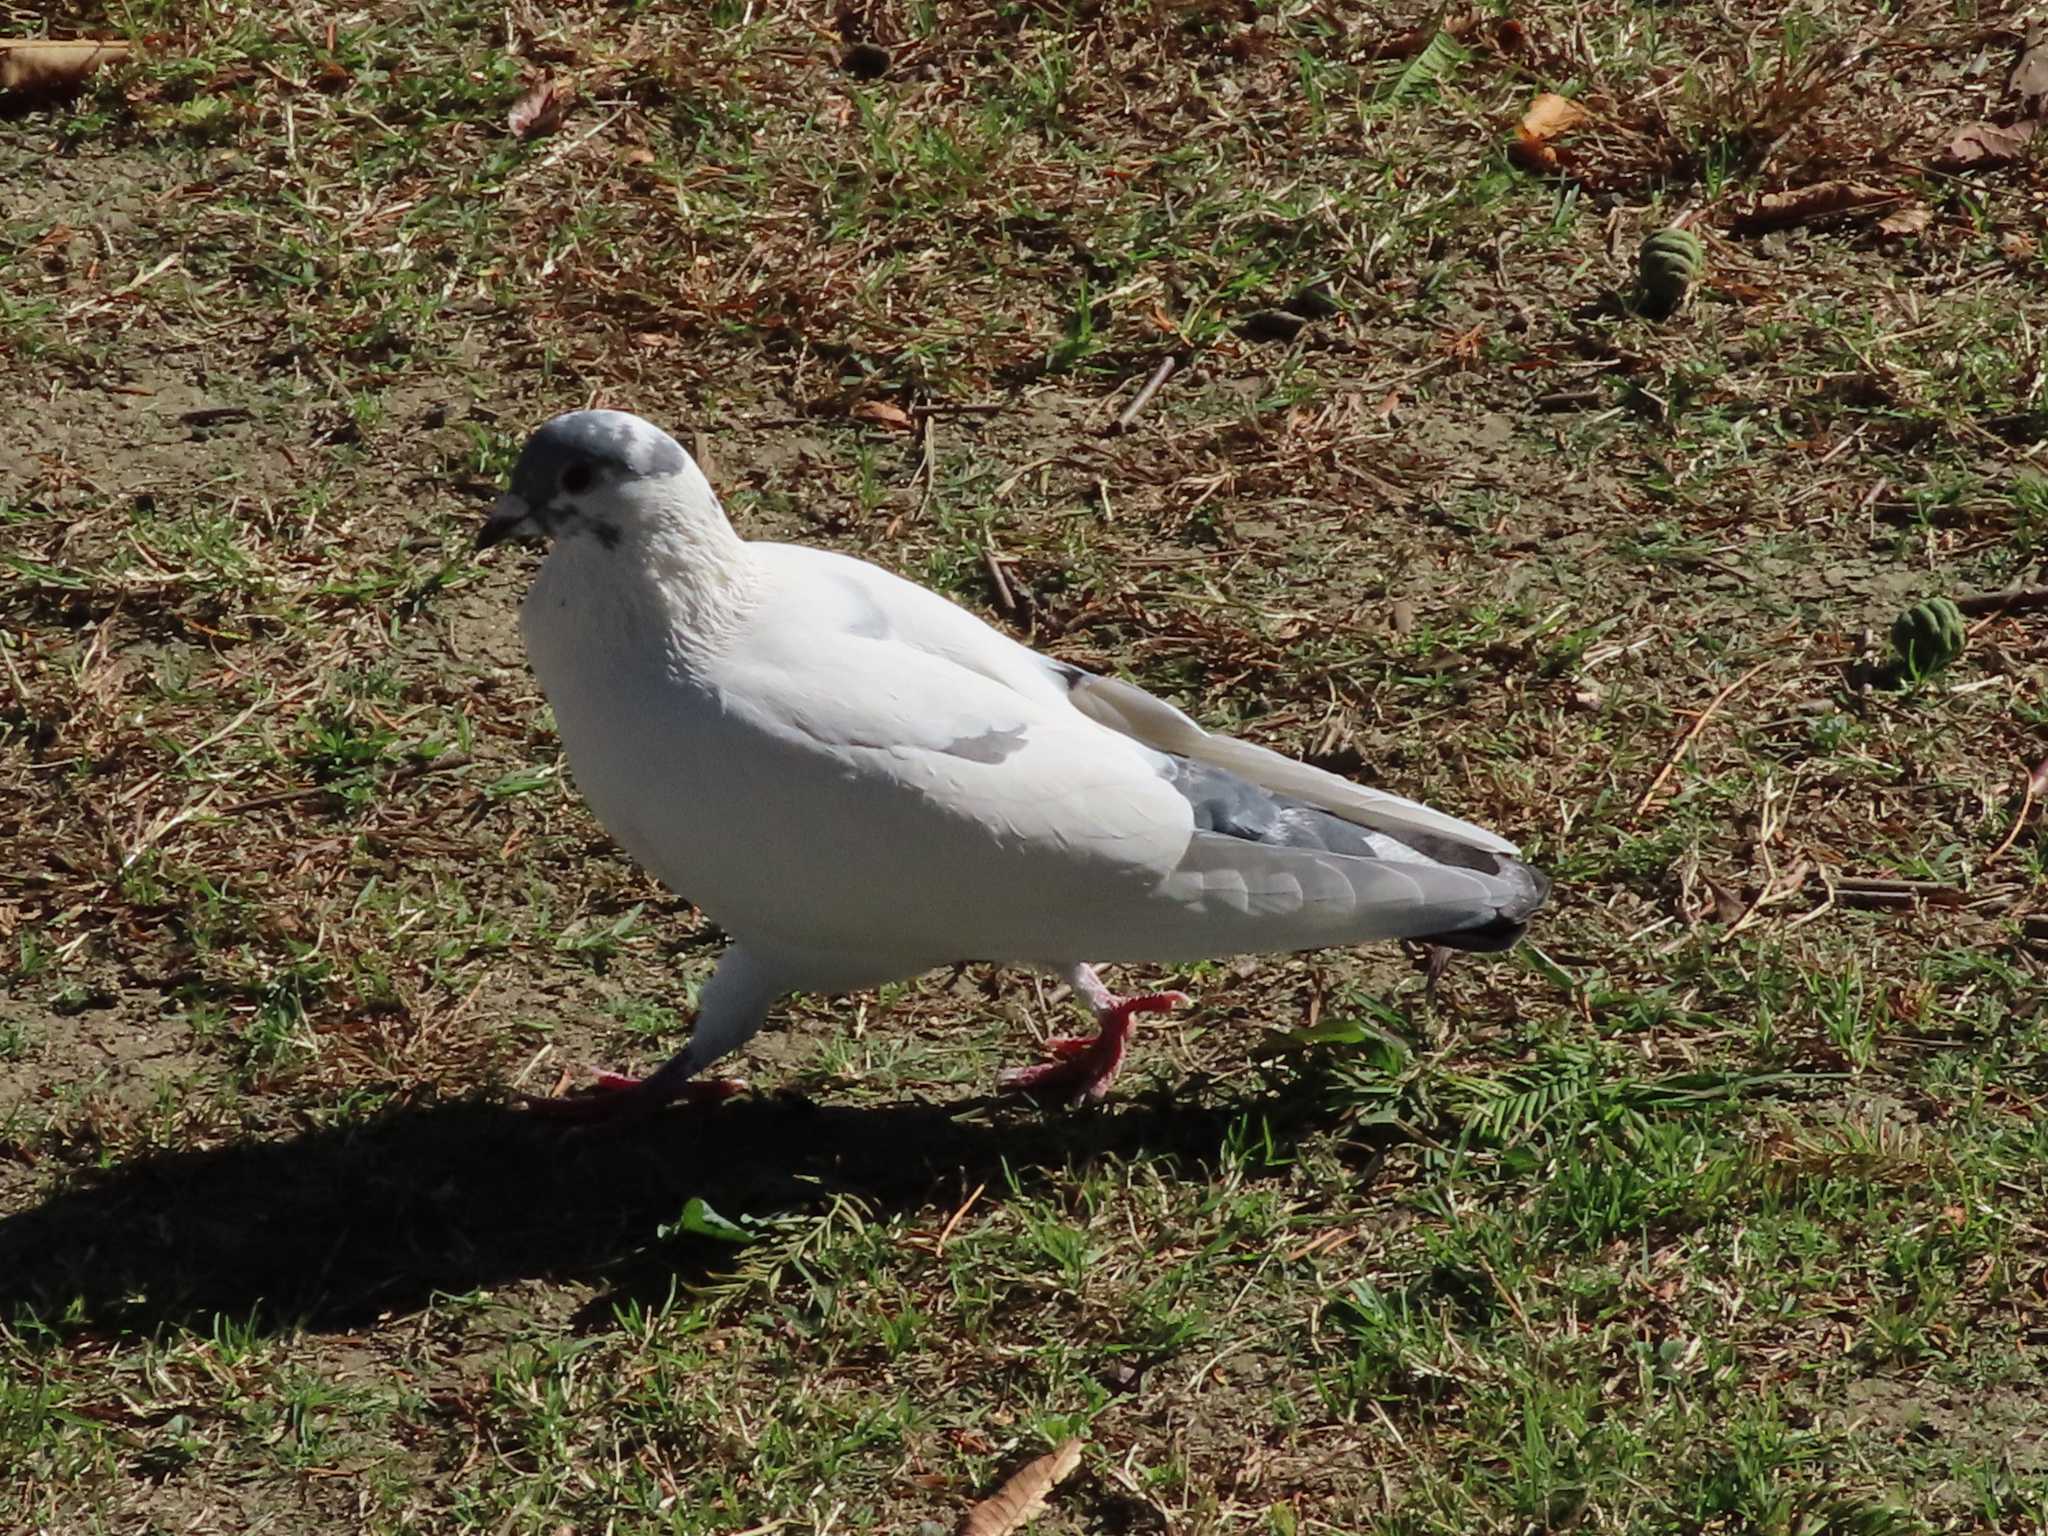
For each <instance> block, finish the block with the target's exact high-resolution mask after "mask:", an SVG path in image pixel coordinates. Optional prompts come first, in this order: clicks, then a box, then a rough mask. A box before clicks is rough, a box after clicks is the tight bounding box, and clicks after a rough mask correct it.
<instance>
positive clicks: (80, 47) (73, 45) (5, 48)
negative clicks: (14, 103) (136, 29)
mask: <svg viewBox="0 0 2048 1536" xmlns="http://www.w3.org/2000/svg"><path fill="white" fill-rule="evenodd" d="M131 51H132V45H131V44H128V43H116V42H98V41H95V40H92V39H89V38H88V39H81V40H79V41H76V42H63V43H46V42H18V43H17V42H4V41H0V90H5V91H19V92H20V93H21V94H22V95H24V96H54V95H60V94H62V93H63V92H66V91H75V90H77V89H78V88H79V87H80V86H81V85H83V84H84V83H85V81H86V78H87V77H88V76H89V75H91V74H92V72H93V71H94V70H96V69H98V68H100V67H101V66H102V65H104V64H112V63H115V62H116V61H118V60H121V59H125V58H127V57H128V55H129V53H130V52H131Z"/></svg>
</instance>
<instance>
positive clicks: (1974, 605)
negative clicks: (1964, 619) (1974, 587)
mask: <svg viewBox="0 0 2048 1536" xmlns="http://www.w3.org/2000/svg"><path fill="white" fill-rule="evenodd" d="M1955 604H1956V611H1957V612H1958V613H1972V614H1974V613H2020V612H2023V611H2025V610H2027V609H2032V608H2048V587H2011V588H2008V589H2007V590H2006V591H2003V592H1978V593H1974V594H1972V595H1971V596H1969V597H1959V598H1957V599H1956V600H1955Z"/></svg>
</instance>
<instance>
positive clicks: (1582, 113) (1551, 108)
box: [1522, 91, 1590, 139]
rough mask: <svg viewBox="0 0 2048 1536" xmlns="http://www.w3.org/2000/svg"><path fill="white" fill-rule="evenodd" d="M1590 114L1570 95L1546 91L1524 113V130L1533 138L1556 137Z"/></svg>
mask: <svg viewBox="0 0 2048 1536" xmlns="http://www.w3.org/2000/svg"><path fill="white" fill-rule="evenodd" d="M1589 115H1590V114H1589V113H1588V112H1587V111H1586V109H1585V108H1584V107H1582V106H1580V105H1579V104H1578V103H1577V102H1576V101H1573V100H1572V99H1571V98H1570V97H1568V96H1559V95H1558V94H1557V93H1556V92H1554V91H1545V92H1543V94H1542V95H1540V96H1538V97H1537V98H1536V99H1535V100H1534V101H1532V102H1530V103H1529V110H1528V111H1526V112H1524V113H1523V114H1522V132H1524V133H1526V134H1528V135H1529V137H1530V138H1532V139H1554V138H1556V137H1557V136H1558V135H1559V134H1561V133H1563V132H1564V131H1565V130H1566V129H1568V128H1576V127H1577V126H1578V125H1579V124H1580V123H1583V122H1584V121H1585V120H1586V118H1587V117H1588V116H1589Z"/></svg>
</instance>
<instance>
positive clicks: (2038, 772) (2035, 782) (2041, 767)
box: [2027, 757, 2048, 800]
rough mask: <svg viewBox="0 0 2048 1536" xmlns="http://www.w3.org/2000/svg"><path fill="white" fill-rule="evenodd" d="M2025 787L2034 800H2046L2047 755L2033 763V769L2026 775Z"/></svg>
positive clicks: (2047, 795) (2047, 784) (2047, 782)
mask: <svg viewBox="0 0 2048 1536" xmlns="http://www.w3.org/2000/svg"><path fill="white" fill-rule="evenodd" d="M2027 788H2028V790H2029V791H2030V792H2031V793H2032V794H2033V796H2034V798H2035V799H2036V800H2048V757H2044V758H2042V759H2041V761H2040V762H2038V763H2036V764H2035V765H2034V771H2033V772H2032V773H2030V774H2028V775H2027Z"/></svg>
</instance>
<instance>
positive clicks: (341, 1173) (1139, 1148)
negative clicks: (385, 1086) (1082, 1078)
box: [0, 1085, 1329, 1335]
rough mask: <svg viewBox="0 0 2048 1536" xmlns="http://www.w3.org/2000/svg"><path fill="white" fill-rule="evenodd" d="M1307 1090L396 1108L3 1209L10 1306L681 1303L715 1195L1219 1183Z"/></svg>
mask: <svg viewBox="0 0 2048 1536" xmlns="http://www.w3.org/2000/svg"><path fill="white" fill-rule="evenodd" d="M1328 1118H1329V1116H1328V1115H1327V1114H1325V1113H1321V1112H1319V1111H1317V1109H1316V1108H1315V1106H1314V1102H1313V1100H1312V1099H1311V1100H1308V1101H1304V1100H1303V1098H1302V1096H1301V1095H1300V1094H1298V1093H1297V1094H1288V1095H1283V1096H1280V1097H1273V1098H1267V1099H1262V1100H1238V1101H1235V1102H1229V1101H1226V1102H1221V1103H1218V1102H1215V1101H1214V1100H1212V1099H1210V1097H1209V1096H1208V1095H1199V1096H1196V1097H1195V1098H1194V1101H1193V1102H1190V1098H1189V1096H1188V1091H1187V1087H1186V1085H1183V1088H1182V1091H1181V1096H1178V1097H1173V1098H1168V1097H1165V1096H1161V1097H1159V1098H1158V1099H1156V1100H1153V1101H1135V1102H1125V1103H1121V1104H1119V1105H1116V1106H1114V1107H1112V1108H1109V1109H1105V1110H1098V1111H1095V1112H1092V1113H1083V1114H1073V1115H1038V1114H1036V1113H1035V1112H1033V1111H1031V1110H1029V1109H1027V1108H1023V1107H1019V1106H1015V1105H1012V1104H1009V1103H1007V1102H1005V1103H1001V1104H995V1103H992V1102H991V1101H987V1100H970V1101H966V1102H962V1103H953V1104H927V1103H922V1102H915V1101H906V1102H901V1103H895V1104H888V1105H883V1106H879V1107H868V1106H850V1105H830V1104H819V1103H816V1102H813V1101H811V1100H808V1099H803V1098H799V1097H796V1096H793V1095H792V1096H783V1097H777V1098H757V1099H742V1100H737V1101H735V1102H733V1103H730V1104H727V1105H723V1106H721V1107H719V1108H717V1109H715V1110H708V1111H676V1112H671V1113H667V1114H663V1115H657V1116H654V1117H652V1118H650V1119H647V1120H645V1121H642V1122H640V1123H638V1124H635V1125H632V1126H629V1127H599V1128H591V1129H584V1130H576V1131H566V1130H564V1129H563V1128H561V1127H559V1126H556V1125H552V1124H547V1123H544V1122H540V1121H537V1120H536V1119H535V1118H534V1117H533V1116H531V1115H528V1114H526V1113H524V1112H523V1111H521V1110H518V1109H515V1108H510V1107H507V1106H505V1105H502V1104H497V1103H492V1102H489V1101H484V1100H465V1101H459V1102H450V1103H444V1104H434V1105H429V1106H425V1107H409V1108H396V1109H391V1110H388V1111H385V1112H383V1113H381V1114H379V1115H377V1116H375V1117H373V1118H370V1119H367V1120H363V1121H358V1122H354V1123H349V1124H344V1125H336V1126H328V1127H321V1128H317V1129H312V1130H307V1131H303V1132H301V1133H299V1134H296V1135H292V1136H287V1137H281V1138H277V1139H271V1140H251V1141H238V1142H233V1143H229V1144H226V1145H223V1146H218V1147H210V1148H205V1149H199V1150H178V1151H163V1152H155V1153H150V1154H148V1155H145V1156H142V1157H139V1158H136V1159H134V1160H132V1161H129V1162H125V1163H122V1164H120V1165H118V1166H116V1167H114V1168H111V1169H108V1170H104V1171H93V1172H80V1173H79V1174H77V1175H75V1176H74V1178H73V1179H72V1181H71V1182H70V1184H69V1185H68V1186H67V1187H65V1188H63V1189H61V1190H59V1191H58V1192H56V1193H54V1194H52V1195H51V1196H49V1197H48V1198H47V1199H45V1200H44V1201H42V1203H40V1204H38V1205H36V1206H33V1207H31V1208H29V1209H27V1210H25V1211H22V1212H19V1213H17V1214H15V1215H11V1216H8V1217H5V1218H0V1318H7V1319H13V1320H15V1321H17V1322H21V1321H24V1320H26V1319H29V1318H34V1319H37V1320H39V1321H40V1322H41V1324H42V1325H43V1326H44V1327H49V1328H54V1329H56V1330H57V1331H59V1332H61V1333H64V1334H67V1335H73V1334H80V1333H84V1334H104V1333H108V1332H128V1331H135V1332H142V1333H156V1332H158V1331H160V1330H161V1329H163V1328H165V1327H201V1328H204V1327H207V1326H210V1325H211V1324H212V1322H213V1320H214V1319H215V1318H218V1317H223V1316H225V1317H228V1318H231V1319H234V1320H236V1322H237V1323H238V1324H240V1325H243V1326H247V1327H249V1328H252V1329H254V1330H256V1331H257V1332H260V1333H275V1332H279V1331H283V1330H287V1329H291V1328H307V1329H311V1330H313V1331H323V1332H342V1331H350V1330H354V1329H358V1328H361V1327H364V1326H367V1325H369V1324H371V1323H373V1322H375V1321H377V1320H378V1319H380V1318H386V1317H389V1316H392V1315H403V1314H407V1313H412V1312H417V1311H419V1310H420V1309H422V1308H424V1307H426V1306H428V1305H429V1304H430V1303H431V1302H432V1300H433V1299H434V1298H435V1297H436V1296H441V1295H462V1294H466V1293H468V1292H472V1291H475V1290H478V1289H483V1288H490V1287H495V1286H502V1285H506V1284H510V1283H514V1282H517V1281H521V1280H547V1281H554V1282H561V1281H583V1282H588V1283H593V1284H595V1285H596V1286H597V1287H599V1289H600V1291H601V1292H602V1293H603V1294H602V1295H601V1296H600V1301H599V1306H600V1308H602V1310H604V1312H605V1313H606V1314H607V1315H608V1312H609V1308H608V1307H604V1306H603V1303H604V1302H605V1301H608V1300H613V1299H619V1298H622V1297H625V1296H647V1295H653V1296H656V1297H659V1296H661V1295H665V1294H667V1293H668V1291H669V1290H670V1288H671V1287H673V1286H674V1285H675V1284H676V1283H678V1282H679V1281H680V1282H681V1283H684V1284H689V1283H693V1282H697V1281H701V1280H703V1279H705V1278H707V1277H708V1276H710V1275H711V1274H713V1273H715V1272H717V1270H718V1269H719V1268H720V1267H721V1260H723V1261H724V1263H725V1264H729V1263H730V1262H731V1256H730V1250H729V1249H726V1250H721V1245H718V1244H715V1243H709V1242H687V1241H683V1242H661V1241H658V1240H657V1238H656V1233H655V1228H656V1227H657V1226H659V1225H660V1224H662V1223H664V1222H672V1221H674V1220H675V1219H676V1217H677V1215H678V1213H679V1212H680V1211H681V1209H682V1207H683V1205H684V1203H685V1202H686V1201H687V1200H689V1199H690V1198H691V1197H692V1196H697V1197H701V1198H702V1199H704V1200H705V1201H707V1202H709V1203H710V1204H711V1205H712V1206H713V1207H714V1208H715V1209H716V1210H718V1211H719V1212H720V1213H722V1214H724V1215H726V1216H728V1217H741V1216H754V1217H759V1218H769V1217H774V1216H778V1215H788V1214H793V1213H815V1212H817V1211H819V1210H821V1209H822V1208H824V1207H825V1206H826V1205H828V1204H829V1203H830V1202H831V1201H832V1200H833V1199H834V1198H835V1197H838V1196H848V1195H850V1196H853V1197H856V1198H858V1199H859V1200H860V1201H861V1202H862V1203H863V1204H864V1205H865V1206H866V1207H867V1208H868V1209H869V1210H870V1211H871V1212H874V1213H875V1214H877V1215H890V1214H897V1213H905V1212H915V1211H918V1210H921V1209H931V1210H933V1211H935V1212H936V1213H938V1217H939V1219H943V1217H944V1215H947V1214H950V1213H951V1212H952V1210H954V1209H955V1208H956V1207H957V1206H958V1205H959V1204H960V1202H961V1200H962V1199H963V1198H964V1196H965V1195H966V1194H967V1192H969V1191H971V1190H973V1189H974V1188H975V1187H976V1186H977V1185H982V1186H986V1191H987V1193H986V1194H985V1195H984V1199H991V1198H992V1199H994V1200H1001V1199H1003V1198H1006V1197H1007V1196H1008V1195H1009V1194H1010V1192H1011V1191H1012V1190H1029V1189H1030V1188H1032V1187H1033V1186H1034V1185H1036V1184H1042V1183H1043V1182H1044V1181H1045V1180H1046V1178H1047V1177H1048V1175H1049V1174H1050V1173H1051V1172H1053V1171H1056V1170H1058V1169H1062V1168H1066V1167H1068V1166H1071V1165H1075V1164H1085V1163H1086V1162H1088V1161H1091V1160H1093V1159H1097V1158H1101V1157H1104V1156H1111V1155H1117V1156H1135V1155H1139V1154H1144V1155H1148V1156H1153V1157H1157V1156H1161V1155H1165V1156H1169V1157H1172V1158H1174V1159H1175V1160H1177V1161H1178V1162H1179V1164H1180V1171H1181V1172H1182V1174H1183V1176H1185V1177H1189V1178H1202V1177H1205V1176H1208V1175H1210V1174H1212V1173H1213V1172H1214V1171H1215V1169H1216V1168H1217V1167H1218V1166H1220V1162H1221V1160H1222V1159H1223V1158H1224V1157H1226V1156H1227V1155H1229V1150H1230V1148H1231V1147H1232V1146H1233V1145H1234V1144H1235V1141H1234V1139H1236V1140H1241V1139H1242V1138H1243V1136H1244V1134H1245V1129H1246V1127H1247V1126H1255V1127H1256V1135H1257V1139H1258V1145H1259V1147H1260V1148H1261V1155H1262V1156H1264V1157H1267V1158H1271V1157H1272V1156H1273V1154H1274V1151H1275V1150H1276V1149H1282V1148H1285V1147H1287V1146H1290V1145H1291V1144H1292V1143H1293V1142H1294V1141H1295V1140H1297V1139H1299V1137H1300V1136H1302V1135H1304V1134H1307V1133H1308V1132H1309V1131H1310V1130H1311V1129H1313V1127H1314V1123H1315V1122H1316V1121H1318V1120H1324V1121H1327V1119H1328Z"/></svg>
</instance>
